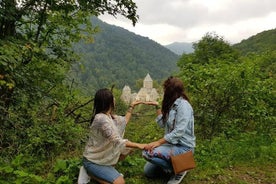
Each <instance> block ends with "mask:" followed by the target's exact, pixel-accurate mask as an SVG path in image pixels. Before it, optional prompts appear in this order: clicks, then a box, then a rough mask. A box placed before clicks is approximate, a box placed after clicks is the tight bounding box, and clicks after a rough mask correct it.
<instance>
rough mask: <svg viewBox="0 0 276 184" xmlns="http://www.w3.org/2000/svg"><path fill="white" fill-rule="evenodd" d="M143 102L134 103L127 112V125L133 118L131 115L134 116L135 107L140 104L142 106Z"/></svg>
mask: <svg viewBox="0 0 276 184" xmlns="http://www.w3.org/2000/svg"><path fill="white" fill-rule="evenodd" d="M141 103H142V102H141V101H134V102H132V103H131V104H130V106H129V108H128V110H127V112H126V115H125V118H126V123H128V122H129V120H130V118H131V114H132V111H133V109H134V107H135V106H136V105H138V104H141Z"/></svg>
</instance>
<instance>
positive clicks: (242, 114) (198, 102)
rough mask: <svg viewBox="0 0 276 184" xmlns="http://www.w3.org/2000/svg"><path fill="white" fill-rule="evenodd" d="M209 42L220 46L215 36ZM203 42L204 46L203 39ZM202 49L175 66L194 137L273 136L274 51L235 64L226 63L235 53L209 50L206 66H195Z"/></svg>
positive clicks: (204, 64)
mask: <svg viewBox="0 0 276 184" xmlns="http://www.w3.org/2000/svg"><path fill="white" fill-rule="evenodd" d="M211 40H212V42H211V43H212V45H217V44H216V42H215V40H217V42H218V43H219V44H220V45H223V44H221V42H222V40H221V39H219V38H218V37H214V38H213V39H211ZM202 41H203V43H204V44H205V42H206V40H205V38H203V39H202ZM198 45H201V41H200V42H199V43H198ZM203 48H204V49H203V50H201V49H202V48H201V47H197V48H196V50H195V54H188V55H183V56H182V58H181V59H180V61H179V63H178V65H179V67H180V68H181V69H180V72H179V74H178V75H179V77H181V78H182V79H183V81H184V83H185V84H187V90H188V92H189V94H190V95H191V99H192V104H193V107H194V109H195V118H196V121H197V122H199V123H198V124H197V126H196V129H197V130H196V131H197V135H199V136H202V137H206V138H211V137H213V136H215V135H218V134H220V133H222V132H223V133H224V134H225V135H226V136H229V137H231V136H234V135H235V134H239V133H240V132H246V131H252V130H256V131H259V132H266V133H273V131H275V130H274V129H275V126H274V125H273V122H274V121H275V110H274V107H275V102H273V100H271V99H274V98H275V93H274V92H273V86H275V82H274V81H275V76H273V74H272V73H273V72H272V71H273V70H274V69H275V66H274V64H273V62H272V60H275V52H271V53H267V54H263V55H260V56H257V55H252V56H251V57H248V58H247V57H246V58H242V57H239V58H238V60H239V62H238V63H237V62H229V61H231V60H232V55H233V54H235V53H236V52H235V51H233V52H234V53H233V54H232V53H231V52H230V53H229V51H227V53H226V55H225V54H224V53H221V50H220V49H217V48H213V47H210V48H208V49H210V50H212V51H209V53H213V54H212V56H210V57H208V61H209V63H206V62H205V63H198V61H199V60H201V56H202V54H199V55H198V53H205V50H206V49H205V47H203ZM197 49H198V50H197ZM217 51H218V54H216V52H217ZM230 51H231V50H230ZM219 56H223V57H222V58H220V57H219ZM225 56H227V57H230V58H224V57H225ZM273 66H274V68H273Z"/></svg>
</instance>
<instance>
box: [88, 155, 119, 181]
mask: <svg viewBox="0 0 276 184" xmlns="http://www.w3.org/2000/svg"><path fill="white" fill-rule="evenodd" d="M83 166H84V168H85V169H86V171H87V173H88V174H89V175H92V176H95V177H96V178H99V179H101V180H104V181H107V182H109V183H113V182H114V180H115V179H117V178H118V177H119V176H121V175H120V173H119V172H118V171H117V170H116V169H115V168H114V167H113V166H106V165H98V164H95V163H93V162H90V161H89V160H87V159H86V158H83Z"/></svg>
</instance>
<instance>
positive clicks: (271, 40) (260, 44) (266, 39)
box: [233, 29, 276, 54]
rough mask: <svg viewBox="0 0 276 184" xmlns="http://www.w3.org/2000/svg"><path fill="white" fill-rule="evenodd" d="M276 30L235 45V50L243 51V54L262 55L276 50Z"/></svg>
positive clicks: (264, 32) (259, 34) (262, 33)
mask: <svg viewBox="0 0 276 184" xmlns="http://www.w3.org/2000/svg"><path fill="white" fill-rule="evenodd" d="M275 40H276V29H272V30H267V31H263V32H261V33H258V34H256V35H254V36H251V37H250V38H248V39H246V40H242V41H241V42H240V43H237V44H235V45H233V47H234V48H236V49H238V50H240V51H241V53H242V54H248V53H251V52H253V53H261V52H266V51H269V50H270V51H275V50H276V44H275Z"/></svg>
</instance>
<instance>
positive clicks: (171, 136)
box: [143, 77, 196, 184]
mask: <svg viewBox="0 0 276 184" xmlns="http://www.w3.org/2000/svg"><path fill="white" fill-rule="evenodd" d="M163 88H164V96H163V102H162V109H160V108H159V107H158V102H147V104H149V105H154V106H156V109H157V115H158V116H157V118H156V122H157V123H158V124H159V126H160V127H163V128H164V129H165V134H164V136H163V138H161V139H159V140H157V141H154V142H151V143H149V144H148V145H146V146H145V148H144V149H145V150H144V151H143V157H144V158H145V159H146V160H147V161H148V162H147V163H146V165H145V167H144V172H145V175H146V176H147V177H158V176H160V175H161V176H162V175H164V173H165V174H171V175H172V176H171V178H170V180H169V181H168V184H173V183H180V182H181V180H182V179H183V178H184V176H185V175H186V172H185V171H184V172H182V173H179V174H177V175H174V174H173V168H172V164H171V159H170V157H171V156H172V155H178V154H181V153H185V152H187V151H190V150H191V151H193V152H194V147H195V139H196V138H195V135H194V115H193V108H192V106H191V105H190V103H189V99H188V97H187V95H186V94H185V91H184V86H183V83H182V81H181V80H180V79H178V78H176V77H169V78H168V79H167V80H166V81H165V82H164V84H163Z"/></svg>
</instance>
